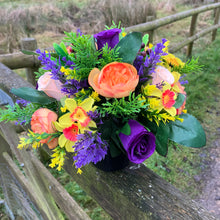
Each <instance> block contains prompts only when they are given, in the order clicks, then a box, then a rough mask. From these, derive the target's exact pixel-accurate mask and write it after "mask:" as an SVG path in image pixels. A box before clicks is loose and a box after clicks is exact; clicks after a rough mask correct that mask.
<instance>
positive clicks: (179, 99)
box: [173, 93, 186, 108]
mask: <svg viewBox="0 0 220 220" xmlns="http://www.w3.org/2000/svg"><path fill="white" fill-rule="evenodd" d="M185 100H186V96H185V95H184V94H182V93H179V94H178V96H177V99H176V101H175V104H174V106H173V107H175V108H180V107H181V106H182V105H183V103H184V101H185Z"/></svg>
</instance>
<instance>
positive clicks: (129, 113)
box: [99, 93, 148, 119]
mask: <svg viewBox="0 0 220 220" xmlns="http://www.w3.org/2000/svg"><path fill="white" fill-rule="evenodd" d="M144 102H145V100H142V99H141V95H138V96H137V97H135V94H134V93H130V95H129V97H126V98H125V97H123V98H121V99H116V98H115V99H113V100H111V101H107V102H106V103H103V104H102V106H101V107H100V108H99V112H100V114H101V115H102V116H105V115H106V113H107V114H111V115H113V116H115V117H116V118H124V119H126V118H128V119H129V118H135V117H137V113H139V112H140V111H141V109H146V108H147V106H148V104H145V103H144Z"/></svg>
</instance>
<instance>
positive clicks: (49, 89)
mask: <svg viewBox="0 0 220 220" xmlns="http://www.w3.org/2000/svg"><path fill="white" fill-rule="evenodd" d="M51 74H52V73H51V72H45V73H44V74H43V75H42V76H41V77H40V78H39V79H38V81H37V85H38V90H40V91H43V92H45V93H46V94H47V95H48V96H50V97H53V98H55V99H56V100H58V101H59V100H60V99H61V98H62V97H64V96H65V95H64V94H63V93H62V92H61V88H62V83H61V82H60V81H59V80H55V79H52V78H51V77H52V75H51Z"/></svg>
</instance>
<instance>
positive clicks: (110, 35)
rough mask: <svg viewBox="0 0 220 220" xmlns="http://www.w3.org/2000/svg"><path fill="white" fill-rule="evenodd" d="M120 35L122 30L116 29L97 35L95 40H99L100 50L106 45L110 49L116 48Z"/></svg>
mask: <svg viewBox="0 0 220 220" xmlns="http://www.w3.org/2000/svg"><path fill="white" fill-rule="evenodd" d="M120 33H121V29H117V28H114V29H110V30H105V31H101V32H99V33H98V34H95V35H94V38H95V39H96V40H97V45H98V50H100V49H102V48H103V47H104V46H105V44H106V43H107V44H108V46H109V47H110V48H114V47H115V45H116V44H117V43H118V42H119V34H120Z"/></svg>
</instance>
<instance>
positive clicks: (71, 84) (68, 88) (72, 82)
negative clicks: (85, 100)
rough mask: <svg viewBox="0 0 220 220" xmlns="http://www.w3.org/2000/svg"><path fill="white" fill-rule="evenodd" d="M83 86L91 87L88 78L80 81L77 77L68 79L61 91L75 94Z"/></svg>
mask: <svg viewBox="0 0 220 220" xmlns="http://www.w3.org/2000/svg"><path fill="white" fill-rule="evenodd" d="M82 88H84V89H85V88H89V83H88V80H87V79H86V80H81V81H78V80H76V79H66V82H65V83H64V84H63V85H62V89H61V91H62V92H63V93H65V94H67V95H74V94H75V93H77V92H79V91H80V90H81V89H82Z"/></svg>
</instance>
